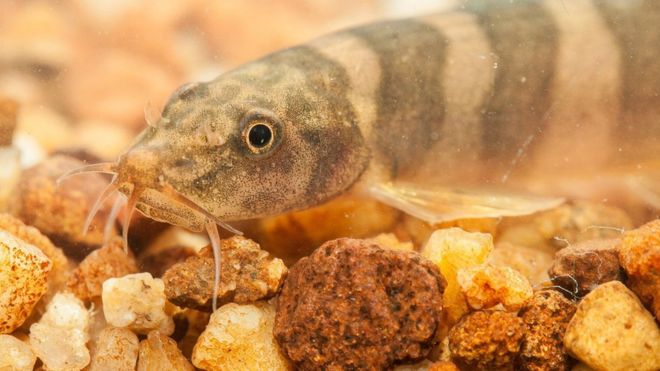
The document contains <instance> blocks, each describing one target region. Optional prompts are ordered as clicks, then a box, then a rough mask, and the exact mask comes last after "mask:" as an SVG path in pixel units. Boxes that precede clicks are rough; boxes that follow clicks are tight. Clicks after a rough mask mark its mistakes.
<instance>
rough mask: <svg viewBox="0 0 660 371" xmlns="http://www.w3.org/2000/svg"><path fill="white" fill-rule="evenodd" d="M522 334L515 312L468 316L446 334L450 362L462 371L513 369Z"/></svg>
mask: <svg viewBox="0 0 660 371" xmlns="http://www.w3.org/2000/svg"><path fill="white" fill-rule="evenodd" d="M524 332H525V326H524V324H523V320H522V319H520V318H519V317H518V316H516V314H515V313H510V312H502V311H478V312H473V313H470V314H468V315H466V316H465V317H463V319H462V320H461V322H459V323H458V324H457V325H456V326H454V327H453V328H452V329H451V331H449V349H450V350H451V357H452V360H453V361H454V362H455V363H456V365H458V367H459V368H461V369H465V370H484V371H486V370H488V371H492V370H513V369H514V368H513V367H514V361H515V359H516V357H517V356H518V353H519V351H520V344H521V343H522V338H523V334H524Z"/></svg>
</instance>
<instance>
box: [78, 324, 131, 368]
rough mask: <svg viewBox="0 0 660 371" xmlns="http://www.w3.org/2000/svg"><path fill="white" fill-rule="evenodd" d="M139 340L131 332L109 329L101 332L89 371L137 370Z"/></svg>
mask: <svg viewBox="0 0 660 371" xmlns="http://www.w3.org/2000/svg"><path fill="white" fill-rule="evenodd" d="M138 347H139V340H138V337H137V335H135V334H134V333H133V332H132V331H131V330H129V329H126V328H118V327H107V328H105V329H103V331H101V334H100V335H99V339H98V341H97V345H96V349H95V351H94V353H93V354H92V362H91V363H90V365H89V368H88V371H106V370H117V371H128V370H135V365H136V363H137V358H138Z"/></svg>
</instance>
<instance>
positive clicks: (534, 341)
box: [518, 290, 575, 371]
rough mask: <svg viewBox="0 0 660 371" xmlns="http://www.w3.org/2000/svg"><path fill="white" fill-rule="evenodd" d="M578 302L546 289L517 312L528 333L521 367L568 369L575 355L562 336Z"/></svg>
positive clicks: (544, 370) (552, 370) (539, 370)
mask: <svg viewBox="0 0 660 371" xmlns="http://www.w3.org/2000/svg"><path fill="white" fill-rule="evenodd" d="M573 314H575V304H574V303H573V302H572V301H570V300H568V299H566V298H565V297H564V296H563V295H562V294H560V293H559V292H557V291H554V290H543V291H537V292H536V293H534V296H533V297H532V298H531V299H530V300H529V301H528V302H527V303H526V304H525V306H524V307H523V308H522V309H521V310H520V312H518V316H520V318H522V320H523V324H524V326H525V333H524V335H523V339H522V345H521V347H520V355H519V357H518V368H519V369H520V370H530V371H532V370H533V371H567V370H570V369H571V365H572V364H573V362H572V359H571V358H570V356H569V355H568V353H567V351H566V348H565V347H564V343H563V342H562V339H563V338H564V333H565V332H566V326H567V325H568V322H569V321H570V320H571V318H573Z"/></svg>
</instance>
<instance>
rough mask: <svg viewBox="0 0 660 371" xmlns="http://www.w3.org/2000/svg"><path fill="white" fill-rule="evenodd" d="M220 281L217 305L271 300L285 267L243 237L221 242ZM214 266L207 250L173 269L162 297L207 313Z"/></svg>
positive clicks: (278, 286) (167, 273) (211, 291)
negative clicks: (164, 296)
mask: <svg viewBox="0 0 660 371" xmlns="http://www.w3.org/2000/svg"><path fill="white" fill-rule="evenodd" d="M220 248H221V254H222V259H221V264H222V265H221V279H220V287H219V289H218V304H219V305H222V304H225V303H229V302H235V303H239V304H245V303H251V302H254V301H257V300H262V299H268V298H271V297H273V296H274V295H275V293H277V291H278V290H279V288H280V286H281V284H282V282H283V280H284V277H285V275H286V271H287V270H286V266H284V263H283V262H282V260H280V259H276V258H273V257H271V256H270V254H268V253H267V252H266V251H263V250H261V249H260V248H259V245H258V244H256V243H255V242H253V241H251V240H248V239H246V238H243V237H239V236H236V237H232V238H229V239H226V240H222V241H221V243H220ZM214 273H215V265H214V261H213V252H212V250H211V249H210V247H206V248H204V249H203V250H202V251H201V252H200V255H199V256H193V257H190V258H188V259H186V261H184V262H183V263H179V264H176V265H174V266H172V268H170V269H169V270H168V271H167V272H165V274H164V275H163V281H165V293H166V294H167V298H168V300H170V301H171V302H172V303H174V304H176V305H178V306H182V307H186V308H192V309H200V310H210V309H211V305H212V298H213V278H214Z"/></svg>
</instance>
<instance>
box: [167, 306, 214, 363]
mask: <svg viewBox="0 0 660 371" xmlns="http://www.w3.org/2000/svg"><path fill="white" fill-rule="evenodd" d="M210 318H211V314H210V313H208V312H202V311H198V310H194V309H184V310H183V311H182V312H181V313H178V314H177V316H175V317H174V320H175V323H177V329H178V328H179V326H181V327H185V333H184V334H183V336H181V339H180V340H179V341H178V343H179V349H181V352H182V353H183V355H184V356H186V357H187V358H188V359H191V357H192V353H193V348H194V347H195V344H197V340H198V339H199V337H200V335H202V332H204V330H206V326H207V325H208V323H209V320H210ZM177 321H178V322H177ZM181 322H184V324H183V325H179V324H178V323H181Z"/></svg>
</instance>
